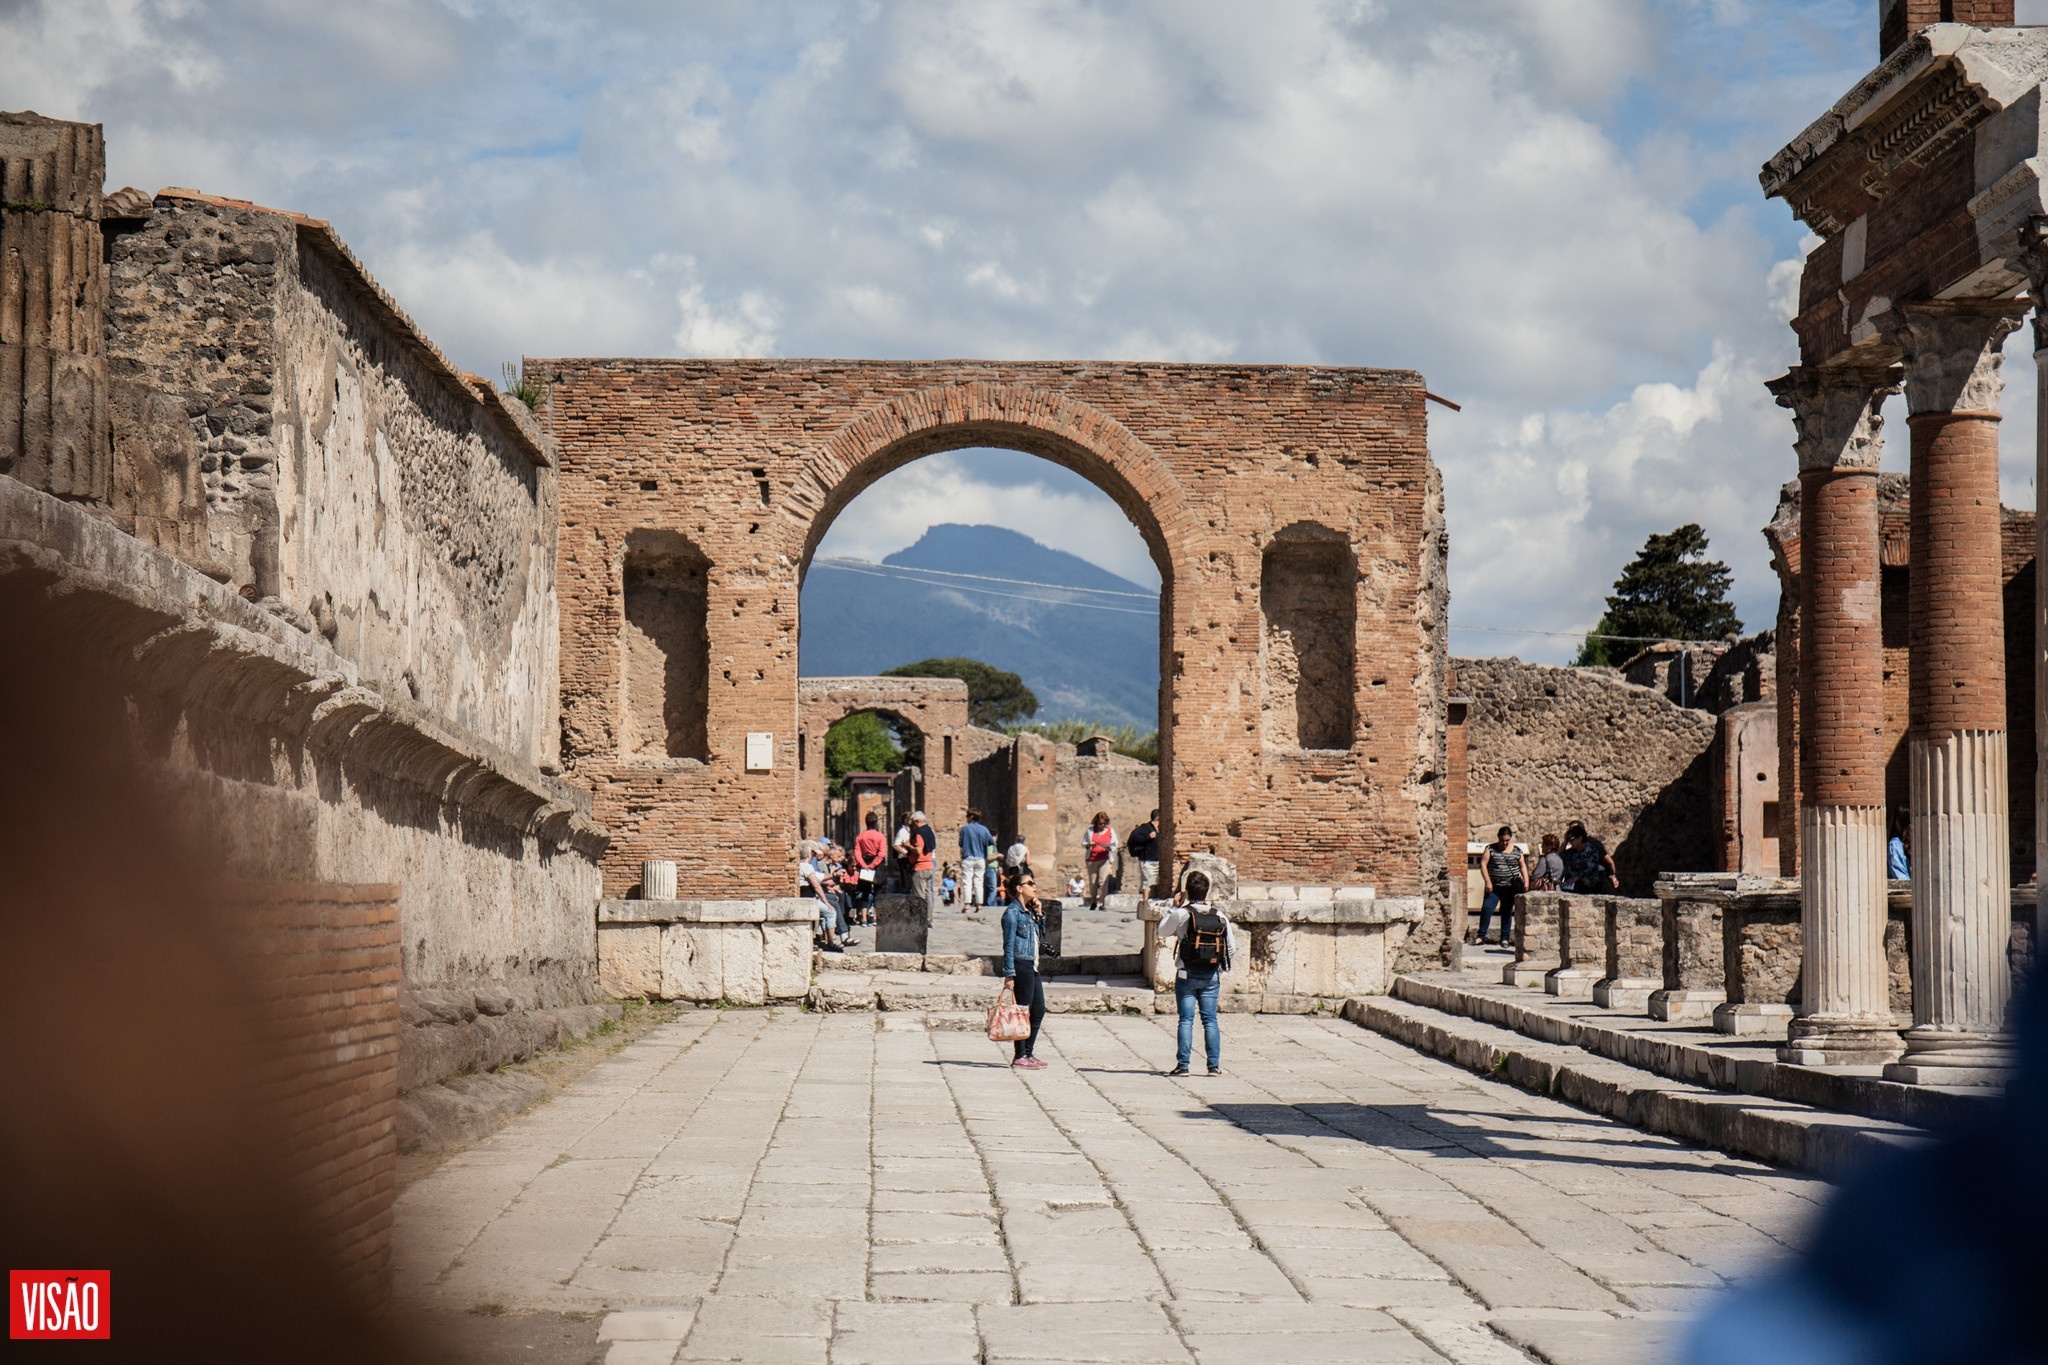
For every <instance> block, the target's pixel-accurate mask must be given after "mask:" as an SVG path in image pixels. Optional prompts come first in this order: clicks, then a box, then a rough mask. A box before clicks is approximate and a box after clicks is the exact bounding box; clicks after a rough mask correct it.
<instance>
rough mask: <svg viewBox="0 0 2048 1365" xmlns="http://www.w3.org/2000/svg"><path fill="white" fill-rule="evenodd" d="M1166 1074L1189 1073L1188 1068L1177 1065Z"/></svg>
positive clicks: (1179, 1074) (1183, 1074) (1182, 1074)
mask: <svg viewBox="0 0 2048 1365" xmlns="http://www.w3.org/2000/svg"><path fill="white" fill-rule="evenodd" d="M1166 1074H1167V1075H1169V1076H1185V1075H1187V1074H1188V1069H1187V1068H1186V1067H1184V1066H1177V1067H1175V1068H1174V1069H1173V1070H1171V1071H1169V1072H1167V1073H1166Z"/></svg>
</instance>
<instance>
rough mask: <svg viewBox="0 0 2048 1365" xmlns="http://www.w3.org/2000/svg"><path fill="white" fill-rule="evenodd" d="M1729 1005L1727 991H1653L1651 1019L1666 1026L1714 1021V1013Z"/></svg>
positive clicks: (1651, 996) (1651, 995) (1651, 993)
mask: <svg viewBox="0 0 2048 1365" xmlns="http://www.w3.org/2000/svg"><path fill="white" fill-rule="evenodd" d="M1727 1003H1728V992H1726V991H1688V990H1676V991H1670V990H1666V991H1651V992H1650V1017H1651V1018H1652V1019H1655V1020H1658V1021H1659V1022H1661V1023H1666V1024H1677V1023H1683V1022H1686V1021H1688V1020H1693V1019H1712V1018H1713V1017H1714V1011H1715V1010H1717V1009H1719V1008H1720V1007H1721V1006H1723V1005H1725V1004H1727Z"/></svg>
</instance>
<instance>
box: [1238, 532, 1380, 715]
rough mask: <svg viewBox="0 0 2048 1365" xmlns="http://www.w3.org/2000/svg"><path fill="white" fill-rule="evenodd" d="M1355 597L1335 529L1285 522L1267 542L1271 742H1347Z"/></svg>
mask: <svg viewBox="0 0 2048 1365" xmlns="http://www.w3.org/2000/svg"><path fill="white" fill-rule="evenodd" d="M1357 599H1358V575H1357V573H1356V572H1355V571H1354V570H1353V568H1352V562H1351V551H1350V548H1349V547H1348V546H1347V545H1345V544H1344V542H1343V540H1342V539H1340V538H1338V537H1337V534H1336V533H1335V532H1334V531H1330V530H1327V529H1326V528H1323V527H1319V526H1318V527H1290V528H1288V530H1287V531H1285V532H1282V533H1281V536H1280V537H1278V538H1276V539H1275V540H1274V541H1273V542H1272V543H1271V544H1270V545H1268V546H1267V547H1266V552H1265V555H1264V557H1263V560H1262V562H1261V565H1260V575H1259V609H1260V615H1261V616H1262V617H1263V621H1264V626H1265V638H1264V640H1263V641H1262V642H1261V651H1260V652H1261V656H1262V663H1263V670H1264V679H1263V686H1262V691H1261V697H1260V711H1261V714H1262V719H1263V721H1264V727H1265V742H1266V743H1267V744H1268V745H1271V746H1273V747H1275V748H1281V749H1348V748H1350V747H1351V740H1352V734H1353V730H1354V725H1353V704H1352V697H1353V691H1354V687H1355V683H1354V661H1353V637H1354V633H1355V630H1356V625H1355V623H1356V621H1357V619H1358V607H1357Z"/></svg>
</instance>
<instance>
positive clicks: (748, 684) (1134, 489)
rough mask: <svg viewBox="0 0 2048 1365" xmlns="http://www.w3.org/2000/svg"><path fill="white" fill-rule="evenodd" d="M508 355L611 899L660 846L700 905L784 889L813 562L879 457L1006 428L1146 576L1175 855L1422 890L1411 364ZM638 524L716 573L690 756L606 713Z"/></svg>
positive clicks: (1431, 790)
mask: <svg viewBox="0 0 2048 1365" xmlns="http://www.w3.org/2000/svg"><path fill="white" fill-rule="evenodd" d="M529 366H530V370H531V371H532V372H537V373H541V374H544V375H545V376H546V379H547V383H548V389H549V399H548V405H547V412H548V421H549V432H550V435H551V436H552V437H553V439H554V440H555V442H556V443H557V448H558V450H559V453H560V460H561V467H562V480H563V482H562V490H563V503H562V517H561V534H560V566H561V573H562V580H561V585H562V615H561V621H562V677H563V692H562V710H563V717H564V720H563V744H564V762H565V765H566V766H567V768H568V770H569V771H570V772H571V773H572V774H573V775H574V776H575V777H576V779H577V780H578V781H580V782H582V783H585V784H588V785H589V786H590V788H591V789H592V790H593V792H594V793H595V799H596V816H597V818H598V819H599V820H600V821H601V822H603V823H604V824H605V825H606V826H607V827H608V828H609V829H610V830H611V831H612V832H613V834H614V836H615V840H616V841H615V843H614V844H613V846H612V851H611V854H610V857H609V860H608V862H607V865H606V870H605V885H606V888H607V891H608V892H609V893H611V894H622V893H623V892H625V891H626V890H627V889H628V888H629V887H631V886H632V885H633V883H634V881H635V879H636V876H637V870H638V867H639V863H640V860H641V859H643V858H656V857H658V858H673V859H675V860H676V861H677V863H678V865H679V874H680V877H681V880H682V883H683V884H684V885H686V886H688V887H689V888H690V890H689V894H691V895H698V896H754V895H765V894H777V893H780V892H781V891H782V890H783V889H784V888H785V887H786V886H787V885H788V882H789V877H790V865H791V858H792V854H793V850H794V846H795V843H796V839H797V828H796V826H797V811H798V801H797V793H798V781H797V753H796V735H797V731H798V706H797V695H798V689H797V678H796V659H797V630H798V625H799V623H798V620H797V593H798V588H799V586H800V584H801V581H802V576H803V572H804V568H805V566H806V564H807V563H808V561H809V557H810V555H811V554H812V553H813V552H814V551H815V549H816V546H817V544H818V542H819V540H820V538H821V537H822V536H823V534H824V532H825V529H826V528H827V527H828V526H829V525H830V523H831V521H832V519H833V518H834V517H835V516H836V515H837V514H838V513H839V512H840V511H841V510H842V509H843V508H845V506H846V505H847V504H848V503H849V502H850V501H851V500H852V499H853V498H854V497H855V496H857V495H858V494H859V493H860V492H861V491H862V490H863V489H864V488H866V487H868V486H869V485H870V484H872V483H873V482H874V481H875V480H876V479H878V478H880V477H881V476H882V475H884V474H886V473H888V472H889V471H891V470H893V469H896V468H899V467H901V466H902V465H904V464H906V463H908V462H909V461H911V460H914V459H916V458H918V457H919V456H922V455H927V454H933V453H937V452H939V451H942V450H950V449H958V448H962V447H968V446H1002V447H1008V448H1012V449H1018V450H1022V451H1026V452H1028V453H1031V454H1035V455H1039V456H1042V457H1044V458H1047V459H1050V460H1053V461H1055V462H1056V463H1059V464H1062V465H1064V466H1066V467H1068V468H1070V469H1073V470H1075V471H1077V472H1079V473H1081V474H1083V475H1084V476H1086V477H1088V478H1090V479H1091V480H1092V481H1094V482H1095V483H1096V484H1097V485H1098V486H1099V487H1101V488H1102V489H1103V490H1104V491H1105V492H1107V493H1108V494H1109V495H1110V496H1111V497H1112V498H1114V499H1115V500H1116V501H1117V503H1118V505H1119V506H1120V507H1122V509H1123V510H1124V512H1125V513H1126V514H1127V515H1128V516H1129V517H1130V518H1131V519H1132V521H1133V522H1134V523H1135V524H1136V525H1137V526H1138V528H1139V529H1140V531H1141V533H1142V534H1143V535H1144V537H1145V540H1146V542H1147V544H1148V546H1149V547H1150V549H1151V551H1152V554H1153V557H1154V559H1155V561H1156V562H1157V563H1158V564H1159V566H1160V570H1161V573H1162V576H1163V578H1164V590H1163V597H1162V600H1163V608H1164V609H1163V611H1162V613H1161V622H1162V625H1161V632H1162V639H1161V664H1162V667H1161V676H1162V680H1163V681H1162V689H1163V692H1164V694H1165V695H1164V697H1163V704H1162V708H1161V710H1162V719H1163V721H1164V724H1163V725H1162V734H1161V767H1162V775H1161V788H1162V791H1161V795H1162V798H1163V799H1162V800H1161V801H1160V803H1159V804H1160V805H1161V807H1162V808H1163V809H1164V810H1165V812H1166V814H1165V815H1164V822H1165V825H1166V829H1167V839H1168V841H1169V845H1170V847H1171V848H1172V849H1173V850H1175V851H1176V852H1178V853H1182V854H1184V853H1186V852H1187V851H1190V850H1195V849H1201V850H1214V851H1216V852H1217V853H1219V854H1221V855H1222V856H1224V857H1227V858H1229V859H1231V860H1233V861H1234V862H1236V864H1237V865H1238V867H1239V868H1240V869H1241V870H1242V871H1243V872H1244V874H1245V875H1246V876H1247V877H1252V878H1255V879H1259V880H1271V881H1289V882H1310V883H1320V884H1328V885H1339V884H1349V883H1361V882H1362V883H1369V884H1372V885H1375V886H1377V887H1379V888H1380V889H1381V892H1382V894H1388V895H1394V894H1405V895H1420V894H1429V895H1435V894H1437V892H1438V889H1439V887H1440V885H1441V876H1442V863H1441V859H1442V852H1441V850H1442V849H1443V848H1444V842H1445V841H1444V824H1443V819H1444V814H1443V811H1444V807H1443V786H1444V783H1443V772H1444V750H1443V742H1444V741H1443V674H1444V659H1445V650H1444V629H1443V627H1444V609H1445V600H1446V597H1445V592H1446V589H1445V582H1444V555H1445V541H1444V529H1443V521H1442V494H1441V487H1440V484H1439V481H1438V476H1437V473H1436V470H1435V468H1434V466H1433V465H1432V463H1431V461H1430V459H1429V455H1428V451H1427V432H1426V423H1425V419H1424V413H1423V391H1422V381H1421V378H1420V376H1418V375H1416V374H1413V373H1411V372H1407V371H1395V370H1356V369H1323V368H1292V367H1259V366H1201V365H1153V364H1120V363H1119V364H1112V363H1043V364H1001V363H994V362H965V361H955V362H931V363H890V362H838V361H673V360H553V361H530V362H529ZM649 531H659V532H663V533H666V534H671V535H673V536H675V537H678V538H680V540H682V541H684V542H687V544H688V546H689V547H690V549H691V551H692V552H693V553H695V554H697V555H699V556H701V557H702V559H703V561H704V562H705V564H706V565H707V566H708V567H707V569H706V575H707V578H706V589H705V592H706V606H705V616H706V643H707V657H706V664H705V667H706V670H707V673H708V683H707V688H706V700H705V703H704V709H705V713H706V714H705V734H706V740H707V745H706V747H707V755H706V757H704V758H702V759H698V758H694V757H690V756H673V755H649V754H647V753H646V752H645V751H644V749H641V750H639V751H636V750H635V748H634V746H633V745H632V744H631V742H630V739H629V735H628V732H627V730H626V728H625V726H624V724H623V720H624V717H623V715H622V711H621V678H622V669H623V667H624V664H623V662H622V631H623V629H624V627H625V624H626V623H625V619H624V616H623V614H622V607H623V601H622V586H621V585H622V572H623V570H624V568H625V565H626V558H627V554H628V550H629V543H630V541H631V538H632V537H633V536H634V534H635V533H636V532H640V533H645V532H649ZM1275 563H1278V564H1279V566H1280V568H1279V570H1278V571H1277V572H1276V573H1274V574H1273V576H1272V577H1271V578H1270V580H1267V581H1263V582H1262V578H1263V576H1264V575H1263V571H1264V570H1265V569H1267V568H1268V567H1269V566H1270V565H1273V564H1275ZM762 734H765V735H770V736H772V740H770V741H768V742H769V743H770V744H771V745H772V752H771V754H770V755H769V760H770V761H769V765H768V766H767V767H766V769H765V770H763V769H760V768H754V769H750V768H749V766H748V763H747V761H746V749H747V743H748V736H749V735H762ZM1304 745H1307V746H1309V747H1303V746H1304ZM807 759H808V756H807ZM959 764H960V758H959V757H958V756H956V765H959ZM963 770H964V768H963ZM1010 832H1011V831H1007V830H1006V831H1004V833H1005V834H1008V833H1010Z"/></svg>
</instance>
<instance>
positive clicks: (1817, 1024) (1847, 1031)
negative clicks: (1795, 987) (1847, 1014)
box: [1778, 1015, 1906, 1066]
mask: <svg viewBox="0 0 2048 1365" xmlns="http://www.w3.org/2000/svg"><path fill="white" fill-rule="evenodd" d="M1905 1046H1906V1045H1905V1042H1904V1041H1903V1040H1902V1039H1901V1038H1900V1037H1899V1035H1898V1031H1897V1030H1895V1029H1889V1028H1886V1027H1885V1026H1884V1025H1883V1024H1882V1023H1879V1022H1878V1021H1876V1020H1872V1019H1830V1018H1826V1017H1824V1016H1820V1015H1809V1016H1807V1017H1806V1018H1803V1019H1794V1020H1793V1021H1792V1025H1791V1027H1790V1028H1789V1029H1787V1030H1786V1037H1785V1046H1783V1047H1781V1048H1779V1049H1778V1060H1779V1061H1781V1062H1790V1063H1791V1064H1792V1065H1794V1066H1882V1065H1884V1064H1885V1063H1886V1062H1890V1061H1892V1060H1894V1059H1896V1058H1897V1057H1898V1055H1899V1054H1900V1053H1901V1052H1902V1051H1904V1050H1905Z"/></svg>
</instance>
